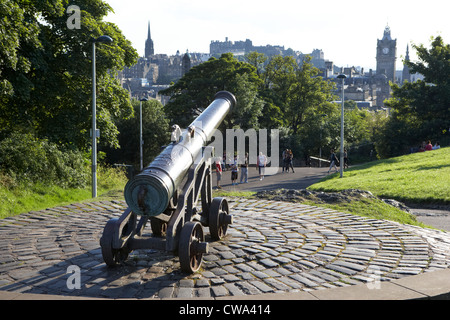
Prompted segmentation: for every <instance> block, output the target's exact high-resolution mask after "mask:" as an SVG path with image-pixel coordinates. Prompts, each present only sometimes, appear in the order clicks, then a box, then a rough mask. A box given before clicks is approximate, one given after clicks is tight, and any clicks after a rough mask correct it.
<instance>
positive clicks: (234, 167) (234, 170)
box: [231, 156, 238, 186]
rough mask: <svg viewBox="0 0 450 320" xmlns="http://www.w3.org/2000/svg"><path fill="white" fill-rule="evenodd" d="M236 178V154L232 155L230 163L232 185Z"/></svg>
mask: <svg viewBox="0 0 450 320" xmlns="http://www.w3.org/2000/svg"><path fill="white" fill-rule="evenodd" d="M237 178H238V160H237V156H234V160H233V162H232V163H231V185H232V186H234V185H236V184H237Z"/></svg>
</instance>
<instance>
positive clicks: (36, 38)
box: [0, 0, 137, 150]
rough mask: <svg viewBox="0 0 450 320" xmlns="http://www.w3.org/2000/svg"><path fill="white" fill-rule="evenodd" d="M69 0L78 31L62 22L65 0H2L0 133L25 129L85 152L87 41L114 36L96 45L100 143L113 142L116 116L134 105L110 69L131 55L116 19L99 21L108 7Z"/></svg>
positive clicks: (88, 106)
mask: <svg viewBox="0 0 450 320" xmlns="http://www.w3.org/2000/svg"><path fill="white" fill-rule="evenodd" d="M71 4H72V3H71ZM75 4H76V5H77V6H79V7H80V9H81V14H80V18H81V21H80V26H81V28H80V29H69V28H68V26H67V20H68V18H69V16H68V15H67V13H66V9H67V7H68V6H69V1H68V0H53V1H51V0H45V1H28V0H0V6H1V7H2V19H0V37H1V38H2V40H6V41H5V42H4V41H1V42H0V43H1V47H0V60H1V62H2V63H1V64H0V88H1V89H2V91H1V93H0V127H1V130H2V132H1V133H0V135H1V136H6V135H7V134H8V133H9V132H12V131H17V130H18V131H25V132H31V133H33V134H35V135H37V136H40V137H46V138H48V139H49V140H50V141H53V142H57V143H58V144H64V145H67V146H71V147H72V148H79V149H83V150H86V149H87V148H88V147H89V146H90V137H89V128H90V127H91V125H90V123H91V90H92V89H91V87H92V85H91V83H92V74H91V69H92V67H91V65H92V60H91V59H92V57H91V55H92V54H91V52H92V49H91V48H92V42H91V39H92V38H97V37H98V36H100V35H103V34H107V35H109V36H111V37H112V38H113V39H114V42H113V43H112V44H110V45H103V44H102V45H100V44H99V45H97V65H96V67H97V115H98V117H97V120H98V127H99V128H100V130H101V136H102V139H101V140H100V142H101V143H102V144H108V145H111V146H117V145H118V141H117V135H118V131H117V128H116V126H115V120H116V119H120V118H123V117H129V116H131V114H132V108H131V104H130V101H129V97H128V94H127V92H126V91H125V90H124V89H122V88H121V86H120V84H119V82H118V81H117V80H116V79H115V75H116V74H117V72H118V71H119V70H121V69H123V67H124V66H131V65H133V64H134V63H135V62H136V59H137V53H136V50H135V49H134V48H132V46H131V43H130V42H129V41H128V40H127V39H125V38H124V36H123V35H122V34H121V31H120V30H119V29H118V28H117V27H116V26H115V25H114V24H112V23H109V22H105V21H103V20H102V19H103V17H104V16H106V15H107V14H108V12H110V11H112V9H111V7H110V6H109V5H107V4H105V3H104V2H103V1H100V0H79V1H77V2H76V3H75ZM3 8H8V9H7V10H6V11H3ZM12 30H14V31H12ZM11 31H12V32H11ZM3 62H4V63H3Z"/></svg>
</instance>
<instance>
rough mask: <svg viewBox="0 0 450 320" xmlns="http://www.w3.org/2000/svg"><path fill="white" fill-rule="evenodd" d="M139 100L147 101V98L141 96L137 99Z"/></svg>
mask: <svg viewBox="0 0 450 320" xmlns="http://www.w3.org/2000/svg"><path fill="white" fill-rule="evenodd" d="M139 101H148V98H146V97H143V98H141V99H139Z"/></svg>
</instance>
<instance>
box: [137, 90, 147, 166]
mask: <svg viewBox="0 0 450 320" xmlns="http://www.w3.org/2000/svg"><path fill="white" fill-rule="evenodd" d="M147 100H148V99H147V98H141V99H140V105H139V154H140V157H139V159H140V163H141V169H140V170H141V171H142V169H143V168H144V151H143V147H144V140H142V101H147Z"/></svg>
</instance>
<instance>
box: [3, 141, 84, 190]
mask: <svg viewBox="0 0 450 320" xmlns="http://www.w3.org/2000/svg"><path fill="white" fill-rule="evenodd" d="M0 172H1V173H2V175H8V176H10V177H11V178H12V179H13V180H15V181H16V182H18V183H23V182H25V183H35V182H40V183H44V184H56V185H58V186H60V187H63V188H82V187H85V186H86V185H87V182H88V178H89V169H88V166H87V165H86V161H85V159H84V157H83V155H82V153H81V152H78V151H74V150H68V149H64V148H61V147H58V146H57V145H56V144H54V143H50V142H49V141H47V140H41V139H38V138H36V137H34V136H33V135H31V134H23V133H12V134H11V135H10V136H9V137H8V138H6V139H4V140H3V141H1V142H0ZM3 180H5V179H3Z"/></svg>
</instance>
